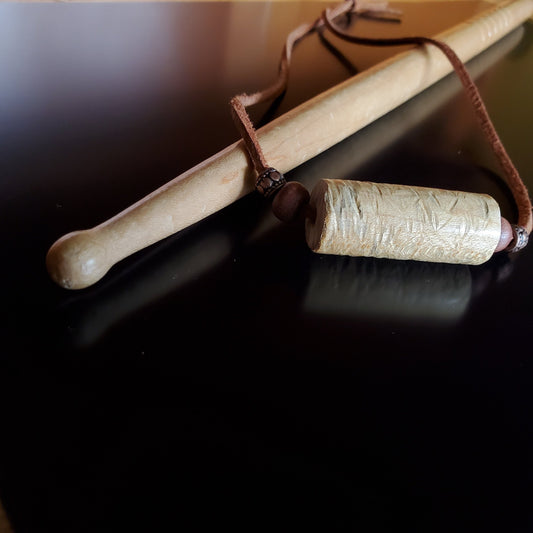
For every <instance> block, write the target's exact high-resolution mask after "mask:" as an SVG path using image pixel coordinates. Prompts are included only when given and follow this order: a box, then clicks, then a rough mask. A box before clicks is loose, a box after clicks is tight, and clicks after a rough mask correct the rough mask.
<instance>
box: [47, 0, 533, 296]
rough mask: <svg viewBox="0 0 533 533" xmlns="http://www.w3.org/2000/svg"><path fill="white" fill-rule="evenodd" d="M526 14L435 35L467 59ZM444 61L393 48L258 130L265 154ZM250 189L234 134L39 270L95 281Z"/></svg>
mask: <svg viewBox="0 0 533 533" xmlns="http://www.w3.org/2000/svg"><path fill="white" fill-rule="evenodd" d="M532 14H533V0H512V1H507V2H504V3H501V4H497V5H495V6H493V7H491V8H489V9H488V10H487V11H484V12H483V13H481V14H479V15H477V16H475V17H473V18H471V19H469V20H468V21H466V22H464V23H461V24H459V25H457V26H455V27H453V28H452V29H450V30H448V31H446V32H444V33H441V34H440V35H438V36H436V38H437V39H439V40H441V41H444V42H445V43H446V44H448V45H449V46H450V47H452V48H453V49H454V50H455V52H456V53H457V54H458V55H459V56H460V58H461V59H462V60H463V61H468V60H469V59H471V58H472V57H474V56H475V55H477V54H479V53H480V52H482V51H483V50H485V49H486V48H488V47H489V46H490V45H492V44H494V43H495V42H496V41H498V40H499V39H501V38H502V37H503V36H505V35H506V34H508V33H509V32H511V31H512V30H513V29H515V28H516V27H518V26H519V25H520V24H522V23H523V22H524V21H525V20H527V19H528V18H529V17H530V16H531V15H532ZM451 70H452V67H451V66H450V64H449V62H448V60H447V59H446V58H445V57H444V56H443V55H442V54H441V53H440V51H439V50H436V49H432V48H431V47H427V46H422V47H417V48H416V49H413V50H410V51H407V52H404V53H401V54H398V55H396V56H394V57H393V58H391V59H388V60H385V61H383V62H381V63H380V64H378V65H376V66H375V67H373V68H370V69H368V70H367V71H365V72H363V73H361V74H359V75H357V76H354V77H353V78H350V79H348V80H346V81H345V82H343V83H341V84H339V85H337V86H335V87H333V88H332V89H330V90H328V91H326V92H324V93H322V94H320V95H318V96H316V97H315V98H313V99H311V100H309V101H307V102H305V103H303V104H302V105H300V106H298V107H296V108H295V109H293V110H291V111H289V112H288V113H286V114H284V115H282V116H281V117H279V118H277V119H275V120H274V121H272V122H271V123H269V124H267V125H266V126H264V127H263V128H261V129H260V130H258V138H259V141H260V143H261V146H262V148H263V151H264V153H265V156H266V157H267V159H268V160H269V161H270V162H271V163H272V165H273V166H275V168H277V169H278V170H279V171H280V172H283V173H285V172H288V171H290V170H292V169H293V168H295V167H297V166H298V165H300V164H302V163H304V162H306V161H308V160H309V159H311V158H313V157H315V156H316V155H318V154H320V153H321V152H323V151H325V150H327V149H328V148H330V147H331V146H333V145H335V144H337V143H338V142H340V141H342V140H343V139H345V138H347V137H348V136H350V135H352V134H353V133H355V132H356V131H358V130H360V129H361V128H363V127H364V126H366V125H368V124H370V123H371V122H373V121H375V120H376V119H378V118H379V117H381V116H383V115H384V114H386V113H387V112H389V111H391V110H392V109H394V108H396V107H397V106H399V105H401V104H402V103H404V102H406V101H407V100H409V99H410V98H412V97H413V96H415V95H416V94H418V93H420V92H421V91H423V90H424V89H426V88H427V87H429V86H430V85H432V84H433V83H435V82H437V81H438V80H439V79H441V78H443V77H444V76H445V75H447V74H448V73H450V72H451ZM252 189H253V180H252V170H251V168H250V165H249V161H248V158H247V155H246V151H245V149H244V147H243V145H242V142H237V143H234V144H233V145H231V146H229V147H227V148H226V149H224V150H223V151H221V152H219V153H218V154H216V155H214V156H212V157H211V158H209V159H207V160H206V161H203V162H202V163H200V164H199V165H197V166H196V167H194V168H192V169H190V170H189V171H187V172H185V173H184V174H182V175H180V176H178V177H177V178H175V179H174V180H172V181H170V182H169V183H167V184H166V185H164V186H162V187H161V188H159V189H157V190H156V191H154V192H153V193H151V194H149V195H148V196H146V197H145V198H143V199H141V200H140V201H139V202H137V203H135V204H134V205H132V206H131V207H129V208H128V209H126V210H124V211H122V212H121V213H119V214H117V215H116V216H114V217H113V218H111V219H110V220H108V221H106V222H103V223H102V224H100V225H98V226H96V227H94V228H92V229H89V230H84V231H76V232H73V233H69V234H67V235H65V236H63V237H61V238H60V239H59V240H58V241H56V242H55V243H54V244H53V245H52V247H51V248H50V250H49V251H48V254H47V257H46V265H47V268H48V272H49V273H50V276H51V277H52V279H53V280H54V281H56V282H57V283H58V284H59V285H60V286H62V287H64V288H67V289H81V288H84V287H88V286H90V285H92V284H93V283H95V282H97V281H98V280H100V279H101V278H102V277H103V276H104V275H105V274H106V273H107V271H108V270H109V269H110V268H111V267H112V266H113V265H114V264H116V263H117V262H119V261H121V260H122V259H124V258H125V257H127V256H129V255H131V254H133V253H135V252H137V251H139V250H141V249H143V248H145V247H147V246H149V245H151V244H153V243H155V242H157V241H160V240H162V239H164V238H165V237H168V236H169V235H172V234H174V233H176V232H178V231H180V230H182V229H184V228H185V227H187V226H189V225H191V224H193V223H195V222H198V221H199V220H201V219H203V218H205V217H206V216H208V215H210V214H212V213H215V212H216V211H218V210H220V209H222V208H224V207H226V206H227V205H229V204H231V203H233V202H234V201H236V200H237V199H239V198H240V197H242V196H244V195H245V194H247V193H249V192H251V191H252Z"/></svg>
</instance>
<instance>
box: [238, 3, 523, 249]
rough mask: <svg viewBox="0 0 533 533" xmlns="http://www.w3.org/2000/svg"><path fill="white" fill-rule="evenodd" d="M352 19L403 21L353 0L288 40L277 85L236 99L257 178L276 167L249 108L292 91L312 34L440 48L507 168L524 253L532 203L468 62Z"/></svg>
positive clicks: (384, 8)
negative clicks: (293, 73) (355, 28)
mask: <svg viewBox="0 0 533 533" xmlns="http://www.w3.org/2000/svg"><path fill="white" fill-rule="evenodd" d="M351 14H355V15H356V16H361V17H369V18H372V19H376V20H391V17H395V16H397V15H398V14H399V12H398V11H397V10H394V9H391V8H389V7H388V5H387V4H386V3H384V4H377V3H375V2H373V3H371V4H367V5H365V4H362V5H361V7H359V6H358V5H357V3H356V2H355V0H348V1H345V2H343V3H341V4H339V5H337V6H336V7H334V8H328V9H326V10H324V12H323V13H322V15H321V16H320V17H319V18H318V19H317V20H315V21H314V22H312V23H309V24H302V25H300V26H298V27H297V28H296V29H294V30H293V31H292V32H291V33H290V34H289V35H288V37H287V39H286V42H285V46H284V48H283V52H282V56H281V60H280V64H279V74H278V78H277V79H276V81H275V82H274V83H273V84H272V85H271V86H269V87H267V88H266V89H264V90H262V91H258V92H255V93H253V94H246V93H243V94H239V95H237V96H234V97H233V98H232V99H231V102H230V105H231V111H232V116H233V119H234V122H235V124H236V127H237V129H238V131H239V133H240V135H241V137H242V139H243V142H244V145H245V147H246V150H247V152H248V154H249V156H250V159H251V162H252V164H253V166H254V169H255V171H256V172H257V174H258V175H261V174H262V173H265V172H267V171H269V170H270V169H271V167H270V165H269V164H268V162H267V161H266V158H265V156H264V154H263V151H262V150H261V146H260V143H259V141H258V138H257V133H256V130H255V128H254V126H253V124H252V121H251V120H250V117H249V115H248V113H247V111H246V108H247V107H249V106H252V105H255V104H258V103H260V102H265V101H268V100H273V99H275V98H277V97H278V96H280V95H281V94H282V93H283V92H284V91H285V90H286V88H287V85H288V78H289V70H290V63H291V57H292V50H293V48H294V46H295V45H296V44H297V43H298V42H299V41H300V40H302V39H303V38H304V37H306V36H308V35H310V34H312V33H313V32H315V31H322V30H323V29H327V30H329V31H330V32H331V33H332V34H334V35H336V36H337V37H338V38H340V39H343V40H345V41H348V42H351V43H356V44H360V45H369V46H398V45H410V44H413V45H417V46H424V45H431V46H435V47H437V48H438V49H439V50H440V51H441V52H442V53H443V54H444V55H445V57H446V58H447V59H448V61H449V62H450V63H451V65H452V66H453V68H454V70H455V72H456V74H457V75H458V77H459V80H460V81H461V83H462V85H463V88H464V90H465V93H466V95H467V96H468V98H469V100H470V103H471V104H472V108H473V110H474V114H475V116H476V118H477V120H478V123H479V125H480V127H481V130H482V131H483V133H484V135H485V137H486V139H487V141H488V143H489V145H490V147H491V149H492V151H493V153H494V155H495V158H496V160H497V162H498V163H499V166H500V167H501V170H502V172H503V178H504V181H505V182H506V184H507V186H508V187H509V189H510V191H511V193H512V195H513V199H514V201H515V203H516V207H517V209H518V218H517V223H516V226H515V238H514V241H515V243H514V244H513V245H512V246H511V247H510V251H518V250H519V249H521V248H522V247H523V245H522V246H518V247H517V246H516V241H517V240H519V236H520V232H521V231H522V230H525V232H526V237H525V242H526V243H527V235H528V234H529V233H531V231H532V230H533V213H532V204H531V199H530V197H529V193H528V190H527V188H526V186H525V184H524V182H523V181H522V179H521V177H520V174H519V172H518V170H517V169H516V167H515V165H514V164H513V162H512V160H511V158H510V156H509V154H508V153H507V151H506V149H505V147H504V146H503V143H502V141H501V139H500V137H499V135H498V133H497V132H496V129H495V127H494V124H493V123H492V120H491V119H490V116H489V114H488V111H487V108H486V106H485V104H484V102H483V100H482V98H481V94H480V92H479V90H478V88H477V87H476V85H475V83H474V81H473V80H472V78H471V76H470V74H469V73H468V71H467V69H466V67H465V65H464V63H463V62H462V61H461V59H460V58H459V57H458V56H457V54H456V53H455V52H454V50H453V49H452V48H451V47H450V46H448V45H447V44H446V43H445V42H443V41H439V40H437V39H433V38H430V37H424V36H409V37H399V38H369V37H357V36H355V35H352V34H350V33H348V32H347V31H345V30H344V29H342V28H341V27H340V26H339V25H338V24H337V22H336V19H338V18H339V17H341V16H342V15H348V16H350V15H351Z"/></svg>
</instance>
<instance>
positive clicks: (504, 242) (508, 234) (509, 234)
mask: <svg viewBox="0 0 533 533" xmlns="http://www.w3.org/2000/svg"><path fill="white" fill-rule="evenodd" d="M512 240H513V228H512V226H511V224H510V222H509V221H508V220H507V219H506V218H503V217H502V232H501V234H500V240H499V242H498V244H497V246H496V250H494V252H495V253H496V252H501V251H502V250H505V249H506V248H507V247H508V246H509V244H511V241H512Z"/></svg>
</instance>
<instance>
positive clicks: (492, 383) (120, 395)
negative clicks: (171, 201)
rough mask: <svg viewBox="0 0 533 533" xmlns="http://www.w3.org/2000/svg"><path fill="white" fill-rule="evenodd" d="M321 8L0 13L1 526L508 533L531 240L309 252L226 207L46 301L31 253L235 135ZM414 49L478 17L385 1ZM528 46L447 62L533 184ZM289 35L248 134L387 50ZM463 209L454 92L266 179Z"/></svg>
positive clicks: (263, 221) (519, 476)
mask: <svg viewBox="0 0 533 533" xmlns="http://www.w3.org/2000/svg"><path fill="white" fill-rule="evenodd" d="M325 5H327V4H324V3H320V2H310V3H299V2H290V3H284V2H279V3H261V2H257V3H255V2H253V3H225V2H220V3H198V4H195V3H164V2H163V3H153V4H144V3H131V4H129V3H124V4H123V3H119V4H113V3H111V4H107V3H102V4H100V3H95V4H55V3H50V4H47V3H44V4H40V3H37V4H16V3H14V4H1V5H0V141H1V142H0V170H1V171H0V184H1V192H0V213H1V219H2V224H1V225H0V232H1V242H2V249H3V254H2V262H1V273H2V278H1V279H2V282H3V290H2V293H3V294H2V295H3V297H2V301H3V306H2V307H3V313H2V314H3V318H2V349H1V350H0V394H1V400H2V401H1V403H0V409H1V418H0V420H1V421H2V424H1V426H0V427H1V430H2V437H1V438H0V498H1V500H2V501H3V502H4V505H5V507H6V511H7V513H8V514H9V516H10V519H11V521H12V523H13V526H14V529H15V530H16V531H17V532H34V531H54V532H56V533H57V532H69V533H70V532H75V531H81V532H85V531H91V532H93V531H98V532H104V531H106V532H107V531H113V532H115V531H132V530H133V531H177V530H184V531H196V530H206V529H207V528H210V529H213V528H215V527H216V528H217V529H218V528H225V529H232V530H235V529H246V530H247V531H257V530H263V529H268V530H270V531H272V530H283V531H285V530H290V531H304V530H307V529H308V528H310V527H315V528H316V527H318V528H319V529H320V530H321V531H337V530H341V531H344V530H350V531H376V532H377V531H379V532H383V531H398V530H400V528H402V529H405V530H407V531H413V532H414V531H424V532H427V531H431V532H437V531H446V532H448V531H468V532H472V531H487V530H494V531H505V532H515V531H516V532H518V531H520V532H522V531H529V530H530V529H531V527H533V513H532V511H531V495H532V494H531V482H532V473H533V463H532V454H531V448H532V444H533V442H532V435H533V424H532V414H533V413H532V407H533V393H532V392H531V391H532V390H533V387H532V386H533V365H532V362H531V350H530V347H529V343H530V337H531V335H530V330H531V327H532V319H533V312H532V296H533V281H532V277H531V275H530V273H531V268H532V264H533V247H529V248H526V249H525V250H523V251H522V252H520V253H519V254H514V255H513V256H512V257H509V256H507V255H505V254H504V255H502V254H499V255H498V256H495V257H493V259H491V260H490V261H489V262H488V263H486V264H484V265H481V266H476V267H468V266H464V265H445V264H437V263H435V264H429V263H420V262H398V261H390V260H378V259H370V258H345V257H344V258H343V257H333V256H320V255H316V254H313V253H312V252H310V251H309V250H308V248H307V247H306V244H305V239H304V238H303V234H302V228H301V227H300V226H298V225H294V226H288V227H287V226H283V225H281V224H279V223H277V222H276V221H275V219H274V218H273V216H272V214H271V213H270V212H269V210H268V206H267V205H266V204H265V203H264V202H263V201H262V200H261V198H259V197H257V196H255V195H249V196H246V197H244V198H242V199H241V200H239V201H237V202H236V203H234V204H233V205H230V206H228V207H227V208H225V209H223V210H222V211H220V212H218V213H216V214H214V215H211V216H209V217H208V218H206V219H204V220H202V221H201V222H198V223H197V224H195V225H193V226H191V227H189V228H187V229H185V230H183V231H181V232H179V233H178V234H176V235H174V236H171V237H169V238H168V239H165V240H164V241H162V242H160V243H157V244H155V245H153V246H151V247H150V248H148V249H146V250H143V251H141V252H139V253H137V254H136V255H134V256H132V257H130V258H128V259H125V260H124V261H122V262H121V263H119V264H118V265H116V266H115V267H113V269H112V270H111V271H110V272H109V274H108V275H107V276H106V277H105V278H104V279H103V280H102V281H101V282H99V283H98V284H96V285H94V286H92V287H89V288H87V289H84V290H81V291H66V290H64V289H61V288H59V287H58V286H56V285H55V284H54V283H53V282H52V281H51V280H50V279H49V278H48V275H47V272H46V269H45V265H44V258H45V255H46V252H47V250H48V248H49V247H50V245H51V244H52V243H53V242H54V241H55V240H56V239H57V238H58V237H60V236H61V235H63V234H65V233H68V232H70V231H73V230H76V229H85V228H90V227H93V226H95V225H97V224H99V223H100V222H102V221H104V220H106V219H108V218H109V217H111V216H113V215H115V214H116V213H118V212H120V211H121V210H123V209H125V208H126V207H128V206H129V205H131V204H132V203H134V202H136V201H137V200H139V199H140V198H142V197H143V196H145V195H146V194H148V193H150V192H151V191H153V190H154V189H156V188H158V187H159V186H161V185H163V184H165V183H166V182H168V181H169V180H171V179H172V178H174V177H175V176H177V175H179V174H181V173H182V172H184V171H186V170H187V169H189V168H191V167H192V166H194V165H196V164H198V163H200V162H201V161H203V160H204V159H206V158H208V157H210V156H211V155H213V154H215V153H216V152H218V151H219V150H221V149H223V148H224V147H226V146H227V145H229V144H231V143H233V142H234V141H235V140H236V139H237V132H236V130H235V128H234V125H233V123H232V121H231V116H230V113H229V106H228V102H229V99H230V98H231V97H232V96H233V95H235V94H237V93H240V92H243V91H253V90H256V89H259V88H261V87H264V86H265V85H267V84H269V83H270V82H271V81H272V80H273V78H274V77H275V75H276V68H277V63H278V58H279V55H280V52H281V48H282V45H283V42H284V39H285V36H286V34H287V33H288V32H289V31H290V30H291V29H292V28H294V27H295V26H297V25H298V24H299V23H301V22H306V21H310V20H313V19H314V18H316V16H318V14H319V13H320V11H321V9H322V8H323V7H324V6H325ZM398 6H399V7H401V8H402V9H403V10H404V15H403V22H402V23H401V24H382V23H381V24H380V23H377V22H373V21H360V20H358V21H356V22H355V25H354V31H360V32H363V33H364V32H370V33H373V34H378V33H379V34H382V35H383V34H394V35H400V34H408V33H425V34H428V35H433V34H435V33H437V32H439V31H441V30H443V29H445V28H447V27H449V26H451V25H453V24H455V23H456V22H458V21H460V20H462V19H463V18H465V17H467V16H469V15H471V14H473V13H476V12H478V11H479V10H481V9H484V8H485V7H486V6H485V5H484V4H481V3H479V2H451V3H446V4H442V3H438V2H437V3H431V4H425V3H422V4H413V3H406V4H398ZM532 45H533V26H532V24H531V23H527V24H525V25H524V26H523V27H521V28H520V29H519V30H516V31H515V32H513V33H512V34H510V35H509V36H507V37H506V38H504V39H503V40H502V41H500V42H499V43H497V44H496V45H495V46H493V47H492V48H490V49H489V50H487V51H486V52H485V53H483V54H482V55H480V56H478V57H477V58H476V59H474V60H472V61H471V62H470V63H469V64H468V68H469V70H470V71H471V72H472V74H473V75H474V77H475V79H476V82H477V83H478V86H479V88H480V90H481V93H482V95H483V97H484V99H485V102H486V104H487V107H488V109H489V112H490V113H491V116H492V118H493V120H494V123H495V125H496V127H497V129H498V131H499V133H500V135H501V137H502V140H503V141H504V144H505V146H506V147H507V149H508V151H509V153H510V155H511V157H512V158H513V160H514V162H515V164H516V166H517V167H518V168H519V170H520V171H521V173H522V176H523V178H524V180H525V181H526V183H527V184H528V186H529V187H533V182H532V179H533V178H532V175H533V150H532V149H531V134H530V127H531V124H533V106H532V105H531V94H532V90H533V49H532ZM398 51H399V50H398V49H394V50H392V49H369V48H364V47H360V46H355V45H350V44H347V43H342V42H340V41H338V40H336V39H335V38H334V37H331V36H328V35H327V34H324V36H323V37H322V38H321V37H320V36H319V35H314V36H312V37H310V38H308V39H307V40H305V41H304V42H302V43H301V44H300V45H299V46H298V48H297V49H296V51H295V54H294V57H293V65H294V68H293V71H292V73H291V80H290V86H289V89H288V91H287V93H286V94H285V96H284V98H283V99H282V100H281V102H278V105H277V107H274V108H267V107H261V106H260V107H259V108H258V109H257V110H254V115H253V118H254V119H255V120H257V121H258V122H261V121H263V122H264V121H267V120H269V119H270V118H271V117H272V116H277V115H279V114H281V113H284V112H286V111H287V110H288V109H291V108H292V107H294V106H296V105H298V104H299V103H301V102H303V101H305V100H307V99H309V98H311V97H312V96H314V95H316V94H318V93H320V92H321V91H324V90H326V89H327V88H329V87H331V86H333V85H335V84H337V83H339V82H341V81H342V80H344V79H346V78H347V77H349V76H352V75H354V74H356V73H357V72H360V71H363V70H364V69H366V68H368V67H369V66H370V65H372V64H375V63H377V62H379V61H381V60H382V59H384V58H386V57H389V56H391V55H393V54H395V53H397V52H398ZM320 177H339V178H357V179H365V180H375V181H387V180H389V181H390V180H393V181H394V182H396V183H408V184H415V185H427V186H436V187H443V188H451V189H453V188H456V189H463V190H473V191H481V192H488V193H490V194H492V195H493V196H494V197H495V198H496V199H497V200H498V201H499V203H500V205H501V208H502V212H503V213H504V214H505V215H506V216H508V217H509V218H513V216H514V211H513V209H514V208H513V204H512V201H511V200H510V197H509V194H508V193H507V191H506V189H505V188H504V187H503V186H502V183H501V180H500V179H499V177H498V175H497V173H496V169H495V167H494V163H493V161H492V158H491V153H490V151H489V150H488V148H487V146H486V143H485V140H484V139H483V138H482V135H481V133H480V131H479V129H478V127H477V125H476V123H475V121H474V119H473V116H472V114H471V110H470V107H469V104H468V102H467V100H466V98H465V96H464V94H463V92H462V91H461V88H460V85H459V83H458V81H457V79H455V78H454V77H453V76H449V77H447V78H445V79H444V80H442V81H441V82H439V83H438V84H436V85H434V86H433V87H431V88H430V89H428V90H427V91H425V92H424V93H422V94H421V95H419V96H418V97H416V98H414V99H412V100H410V101H409V102H407V103H406V104H405V105H403V106H401V107H400V108H398V109H396V110H395V111H393V112H391V113H389V114H388V115H386V116H385V117H383V118H382V119H380V120H378V121H376V122H375V123H373V124H372V125H370V126H368V127H367V128H365V129H363V130H361V131H359V132H357V133H356V134H355V135H353V136H352V137H350V138H349V139H347V140H346V141H344V142H342V143H340V144H339V145H336V146H335V147H333V148H332V149H330V150H328V151H327V152H325V153H323V154H321V155H320V156H318V157H316V158H314V159H312V160H310V161H309V162H307V163H305V164H304V165H302V166H301V167H298V168H297V169H295V170H293V171H292V172H290V173H289V175H288V178H290V179H297V180H302V181H304V182H306V183H312V182H313V181H314V180H318V179H319V178H320Z"/></svg>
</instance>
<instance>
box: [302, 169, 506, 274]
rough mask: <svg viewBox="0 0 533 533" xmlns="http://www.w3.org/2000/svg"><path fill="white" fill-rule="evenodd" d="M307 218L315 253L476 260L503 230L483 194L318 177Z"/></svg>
mask: <svg viewBox="0 0 533 533" xmlns="http://www.w3.org/2000/svg"><path fill="white" fill-rule="evenodd" d="M310 204H311V206H312V207H313V208H314V210H315V213H316V216H315V217H314V219H307V220H306V239H307V244H308V245H309V247H310V248H311V250H313V251H314V252H317V253H322V254H336V255H350V256H366V257H385V258H389V259H404V260H405V259H413V260H417V261H431V262H436V263H458V264H467V265H478V264H481V263H484V262H485V261H487V260H488V259H489V258H490V257H491V256H492V254H493V253H494V250H495V248H496V246H497V244H498V241H499V238H500V233H501V217H500V208H499V206H498V204H497V202H496V201H495V200H494V199H493V198H492V197H490V196H488V195H486V194H477V193H469V192H462V191H450V190H442V189H431V188H426V187H413V186H406V185H391V184H386V183H369V182H361V181H346V180H329V179H325V180H321V181H320V182H319V183H318V184H317V185H316V186H315V188H314V189H313V192H312V194H311V201H310Z"/></svg>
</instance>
